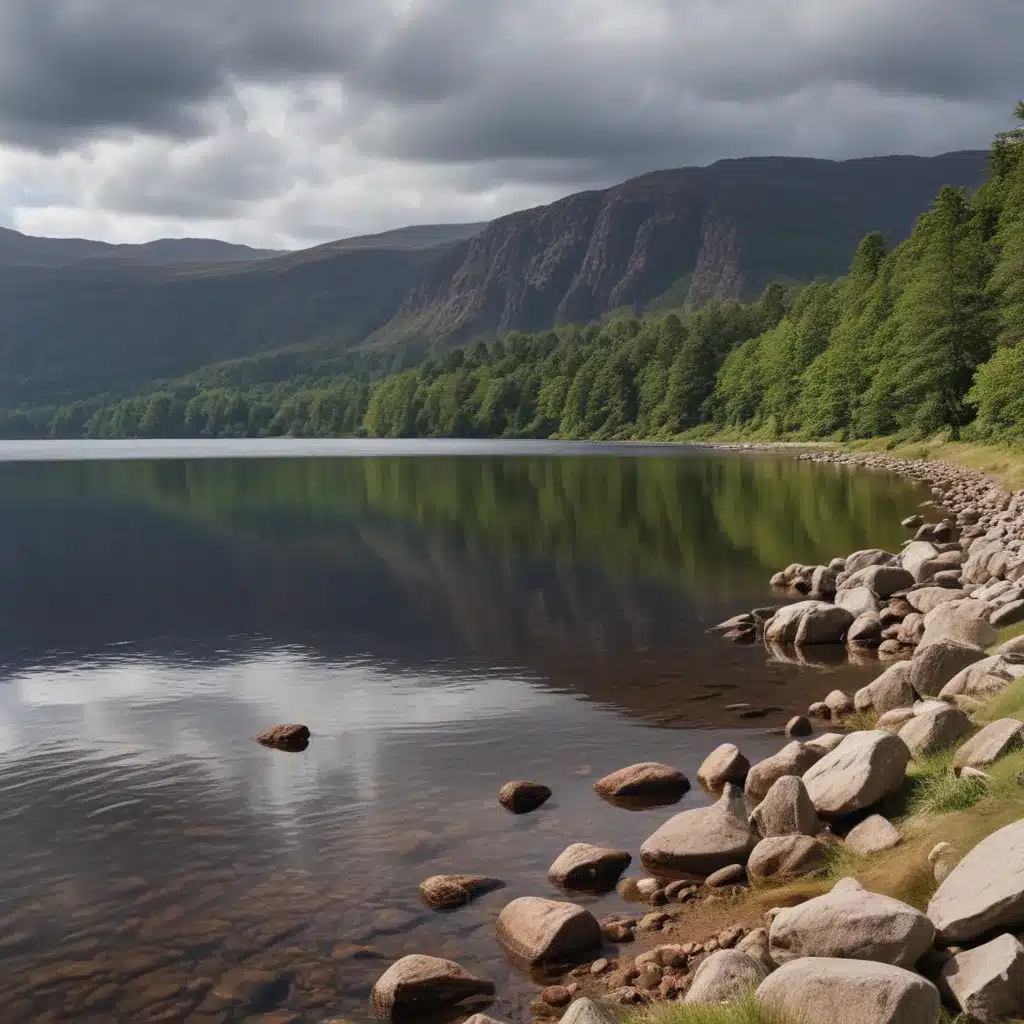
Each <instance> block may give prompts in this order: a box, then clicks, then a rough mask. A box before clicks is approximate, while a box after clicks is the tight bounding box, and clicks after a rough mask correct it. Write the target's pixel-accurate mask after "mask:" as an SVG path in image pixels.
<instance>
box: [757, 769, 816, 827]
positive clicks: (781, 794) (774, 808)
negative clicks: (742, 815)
mask: <svg viewBox="0 0 1024 1024" xmlns="http://www.w3.org/2000/svg"><path fill="white" fill-rule="evenodd" d="M750 827H751V829H753V831H754V834H755V835H757V836H759V837H760V838H761V839H770V838H772V837H773V836H796V835H804V836H816V835H817V834H818V833H819V832H820V831H821V822H820V821H819V820H818V814H817V812H816V811H815V810H814V804H812V803H811V798H810V797H809V796H808V795H807V787H806V786H804V784H803V782H802V781H801V779H799V778H798V777H797V776H796V775H784V776H783V777H782V778H781V779H778V780H776V782H775V783H774V784H773V785H772V788H771V789H769V790H768V793H767V795H766V796H765V798H764V800H762V801H761V803H759V804H758V805H757V807H756V808H755V809H754V811H753V813H752V814H751V815H750Z"/></svg>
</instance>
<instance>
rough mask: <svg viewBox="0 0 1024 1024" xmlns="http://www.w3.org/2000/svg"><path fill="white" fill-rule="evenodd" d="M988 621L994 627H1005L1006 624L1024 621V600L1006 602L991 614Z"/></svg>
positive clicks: (1010, 624)
mask: <svg viewBox="0 0 1024 1024" xmlns="http://www.w3.org/2000/svg"><path fill="white" fill-rule="evenodd" d="M988 621H989V623H990V624H991V626H992V627H993V628H994V629H1004V628H1005V627H1006V626H1015V625H1017V623H1018V622H1024V601H1021V600H1018V601H1010V602H1009V603H1007V604H1004V605H1003V606H1002V607H1001V608H997V609H996V610H995V611H994V612H992V614H991V615H989V617H988Z"/></svg>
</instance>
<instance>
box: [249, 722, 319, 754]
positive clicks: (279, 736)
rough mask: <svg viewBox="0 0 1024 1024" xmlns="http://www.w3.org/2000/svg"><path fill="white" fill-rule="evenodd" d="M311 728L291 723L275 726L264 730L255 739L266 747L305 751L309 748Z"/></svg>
mask: <svg viewBox="0 0 1024 1024" xmlns="http://www.w3.org/2000/svg"><path fill="white" fill-rule="evenodd" d="M309 735H310V733H309V728H308V727H307V726H305V725H298V724H295V723H289V724H287V725H274V726H271V727H270V728H269V729H264V730H263V732H261V733H258V734H257V735H256V736H254V737H253V739H254V740H255V741H256V742H257V743H261V744H262V745H263V746H265V747H276V748H277V749H278V750H295V751H300V750H305V749H306V747H308V746H309Z"/></svg>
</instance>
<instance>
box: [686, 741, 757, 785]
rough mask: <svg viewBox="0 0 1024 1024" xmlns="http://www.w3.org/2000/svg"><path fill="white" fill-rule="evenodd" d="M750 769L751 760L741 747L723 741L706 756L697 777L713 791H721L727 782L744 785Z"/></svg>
mask: <svg viewBox="0 0 1024 1024" xmlns="http://www.w3.org/2000/svg"><path fill="white" fill-rule="evenodd" d="M749 771H750V762H749V761H748V760H747V759H746V758H745V757H744V756H743V755H742V754H741V753H740V750H739V747H737V746H735V745H734V744H732V743H723V744H722V745H721V746H719V747H715V749H714V750H712V751H711V753H710V754H708V756H707V757H706V758H704V763H703V764H702V765H701V766H700V768H698V769H697V778H698V779H699V780H700V781H701V783H702V784H703V785H704V786H705V787H707V788H708V789H710V790H711V791H712V792H713V793H719V792H721V790H722V788H723V787H724V786H725V784H726V783H727V782H731V783H732V784H733V785H735V786H742V785H743V783H744V782H746V780H747V773H748V772H749Z"/></svg>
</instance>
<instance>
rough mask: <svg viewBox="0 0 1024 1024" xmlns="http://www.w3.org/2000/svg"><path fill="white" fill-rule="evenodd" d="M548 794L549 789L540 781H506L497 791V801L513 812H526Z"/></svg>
mask: <svg viewBox="0 0 1024 1024" xmlns="http://www.w3.org/2000/svg"><path fill="white" fill-rule="evenodd" d="M550 796H551V790H550V789H548V787H547V786H545V785H543V784H542V783H540V782H506V783H505V785H504V786H502V787H501V792H499V793H498V803H500V804H501V806H502V807H504V808H505V810H507V811H511V812H512V813H513V814H528V813H529V812H530V811H535V810H536V809H537V808H538V807H540V806H541V804H543V803H545V802H547V800H548V798H549V797H550Z"/></svg>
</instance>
